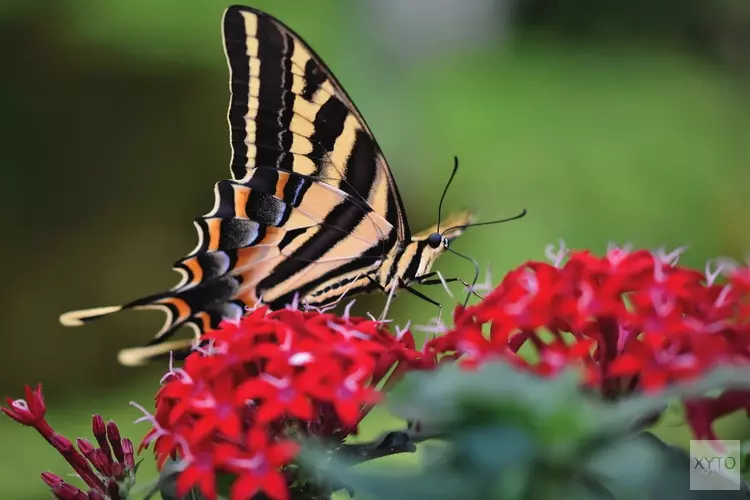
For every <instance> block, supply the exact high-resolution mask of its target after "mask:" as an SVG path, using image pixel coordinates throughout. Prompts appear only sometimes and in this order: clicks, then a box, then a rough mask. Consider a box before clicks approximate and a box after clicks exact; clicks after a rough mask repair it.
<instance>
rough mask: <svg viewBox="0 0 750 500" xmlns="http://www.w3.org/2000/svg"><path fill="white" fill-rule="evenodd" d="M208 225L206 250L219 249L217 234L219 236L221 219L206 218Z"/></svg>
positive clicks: (213, 250)
mask: <svg viewBox="0 0 750 500" xmlns="http://www.w3.org/2000/svg"><path fill="white" fill-rule="evenodd" d="M206 226H208V251H209V252H215V251H216V250H218V249H219V236H221V219H220V218H218V217H214V218H212V219H206Z"/></svg>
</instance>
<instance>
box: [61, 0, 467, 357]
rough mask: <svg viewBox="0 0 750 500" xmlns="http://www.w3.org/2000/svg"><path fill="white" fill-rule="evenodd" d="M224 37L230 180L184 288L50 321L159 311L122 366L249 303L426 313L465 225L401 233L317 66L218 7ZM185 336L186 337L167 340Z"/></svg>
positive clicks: (265, 19) (462, 215) (357, 135)
mask: <svg viewBox="0 0 750 500" xmlns="http://www.w3.org/2000/svg"><path fill="white" fill-rule="evenodd" d="M222 26H223V30H222V32H223V41H224V52H225V54H226V58H227V63H228V66H229V71H230V79H229V88H230V94H231V97H230V103H229V111H228V122H229V130H230V143H231V149H232V153H231V164H230V170H231V179H229V180H223V181H220V182H218V183H217V184H216V185H215V186H214V194H215V203H214V207H213V209H212V210H211V211H210V212H209V213H207V214H206V215H204V216H202V217H199V218H198V219H196V220H195V222H194V224H195V227H196V229H197V231H198V244H197V246H196V247H195V249H194V250H193V251H192V252H190V253H189V254H188V255H187V256H186V257H184V258H182V259H181V260H179V261H177V262H176V263H175V264H174V269H175V270H176V271H178V272H179V273H180V274H181V277H182V279H181V280H180V282H179V283H178V284H177V285H176V286H175V287H173V288H172V289H170V290H168V291H165V292H162V293H157V294H155V295H150V296H147V297H144V298H141V299H138V300H135V301H133V302H130V303H128V304H125V305H122V306H110V307H98V308H93V309H86V310H80V311H71V312H68V313H65V314H63V315H62V316H60V321H61V323H62V324H63V325H66V326H77V325H82V324H84V323H86V322H88V321H90V320H93V319H96V318H100V317H102V316H106V315H109V314H111V313H114V312H118V311H122V310H124V309H149V308H155V309H159V310H162V311H163V312H164V313H166V320H165V322H164V325H163V327H162V328H161V330H160V331H159V332H158V333H157V334H156V336H155V337H154V339H153V340H152V341H151V342H150V343H149V344H148V345H147V346H145V347H137V348H130V349H125V350H123V351H121V352H120V354H119V356H118V359H119V361H120V362H121V363H123V364H126V365H134V364H141V363H143V362H144V361H146V360H148V359H149V358H153V357H157V356H161V355H164V354H166V353H169V352H171V351H173V350H179V349H185V348H188V347H189V346H190V344H191V343H192V342H194V341H195V340H196V339H198V340H199V339H200V336H201V334H202V333H203V332H204V331H207V330H209V329H213V328H216V327H217V326H218V325H219V323H220V322H221V321H223V320H236V319H238V318H240V317H241V316H242V315H243V314H245V313H246V311H247V310H248V309H251V308H254V307H257V306H259V305H268V306H269V307H270V308H271V309H278V308H281V307H284V306H286V305H288V304H290V303H292V302H297V303H298V304H299V305H302V306H306V307H323V306H327V305H330V304H335V303H337V302H338V301H340V300H341V298H343V297H344V296H347V297H350V296H353V295H355V294H359V293H367V292H373V291H376V290H381V291H383V292H385V293H387V294H388V302H387V303H386V310H387V307H388V304H390V299H391V298H392V297H393V295H394V294H395V292H396V291H397V290H399V289H406V290H409V291H410V292H412V293H415V294H416V295H418V296H420V297H422V298H424V299H426V300H428V301H430V302H432V303H434V304H437V302H435V301H434V300H432V299H430V298H428V297H426V296H424V295H422V294H421V293H420V292H418V291H416V290H414V289H412V288H411V287H410V286H409V285H410V284H411V283H421V284H436V283H437V280H436V278H435V276H438V273H435V272H432V271H431V268H432V265H433V263H434V262H435V260H436V259H437V258H438V257H439V256H440V255H441V254H442V253H444V252H445V251H446V250H447V249H448V248H449V245H450V243H451V242H452V241H453V240H454V239H456V238H457V237H458V236H460V235H461V234H462V232H463V231H464V229H465V228H466V227H467V226H468V225H471V224H472V222H473V221H474V214H473V213H472V212H471V211H461V212H458V213H455V214H453V215H451V216H448V217H447V218H446V219H445V220H443V221H442V222H439V223H438V224H436V225H435V226H433V227H430V228H428V229H426V230H424V231H422V232H419V233H416V234H412V233H411V230H410V228H409V224H408V223H407V220H406V213H405V211H404V205H403V202H402V200H401V196H400V195H399V191H398V187H397V186H396V182H395V180H394V178H393V174H392V173H391V170H390V168H389V166H388V163H387V162H386V159H385V156H384V155H383V152H382V151H381V149H380V147H379V146H378V144H377V142H376V141H375V137H374V136H373V134H372V131H371V130H370V128H369V127H368V125H367V124H366V123H365V120H364V118H363V117H362V114H361V113H360V112H359V111H358V110H357V108H356V106H355V105H354V103H353V102H352V100H351V99H350V98H349V96H348V95H347V93H346V92H345V91H344V89H343V87H342V86H341V84H340V83H339V82H338V81H337V80H336V78H335V77H334V75H333V73H332V72H331V71H330V70H329V69H328V67H327V66H326V65H325V63H324V62H323V61H322V60H321V58H320V57H319V56H318V55H317V54H316V53H315V52H314V51H313V50H312V49H311V48H310V46H309V45H308V44H307V43H306V42H305V41H304V40H303V39H302V38H301V37H300V36H299V35H297V34H296V33H295V32H294V31H292V30H291V29H290V28H288V27H287V26H286V25H284V24H283V23H282V22H281V21H279V20H278V19H276V18H274V17H272V16H271V15H269V14H266V13H264V12H261V11H258V10H256V9H253V8H250V7H245V6H232V7H230V8H228V9H227V10H226V11H225V12H224V17H223V23H222ZM456 167H457V165H456ZM455 171H456V169H455V168H454V171H453V173H454V174H455ZM451 179H452V177H451ZM446 189H447V187H446ZM444 194H445V193H444ZM441 201H442V200H441ZM440 227H442V228H445V229H443V230H442V231H441V230H440ZM439 281H440V282H442V283H445V281H446V280H443V278H442V276H439ZM452 281H462V280H459V279H457V278H456V279H453V280H452ZM462 282H463V281H462ZM182 326H190V327H192V328H193V330H194V333H195V339H184V340H170V337H171V336H172V335H173V333H174V332H175V331H176V330H177V329H178V328H180V327H182Z"/></svg>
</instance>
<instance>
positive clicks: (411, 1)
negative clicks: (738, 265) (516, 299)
mask: <svg viewBox="0 0 750 500" xmlns="http://www.w3.org/2000/svg"><path fill="white" fill-rule="evenodd" d="M227 5H228V4H225V3H223V2H219V1H216V0H200V1H198V0H180V1H178V0H129V1H127V2H114V1H112V0H109V1H101V0H98V1H96V0H56V1H55V2H30V1H23V0H4V1H3V2H2V3H1V4H0V42H1V43H0V55H1V56H2V57H1V59H0V60H2V65H3V77H2V78H0V109H2V114H3V117H2V127H3V132H2V134H0V145H1V146H2V148H1V149H0V159H1V160H2V164H3V167H2V169H1V170H0V178H1V179H2V182H1V185H2V187H3V196H2V198H1V199H2V204H3V210H2V211H0V218H1V219H0V220H1V221H2V228H3V231H4V234H5V237H4V238H3V240H4V241H3V243H2V245H0V256H1V257H2V262H4V263H5V265H4V266H3V268H4V269H3V270H4V275H5V283H6V285H5V286H4V291H3V300H2V302H0V308H1V312H2V318H3V319H4V328H3V330H4V333H3V339H4V341H3V351H2V352H3V357H2V360H3V362H2V364H1V365H0V395H5V394H7V395H10V396H12V397H19V396H20V395H21V394H22V388H23V384H24V383H27V382H28V383H36V382H37V381H41V382H43V383H44V384H45V391H46V395H47V400H48V403H49V417H50V420H51V421H52V423H53V424H54V425H55V426H56V427H57V428H58V430H59V431H60V432H63V433H65V434H67V435H68V436H69V437H71V438H74V437H76V436H84V435H86V436H88V435H90V429H89V418H90V416H91V414H92V413H94V412H99V413H102V414H103V415H104V416H105V418H115V419H117V420H118V422H119V423H120V425H121V427H122V429H123V433H124V434H126V435H129V436H131V437H132V438H133V439H134V440H139V439H140V437H141V436H142V435H143V434H144V433H145V432H146V430H147V428H146V426H145V425H141V426H139V427H136V426H133V425H131V424H130V423H131V422H132V421H133V420H134V419H135V418H137V417H138V416H139V414H138V412H137V411H136V410H134V409H133V408H130V407H129V406H128V405H127V402H128V401H129V400H137V401H139V402H141V403H143V404H144V405H145V406H147V407H149V406H150V400H151V398H152V396H153V394H154V392H155V389H156V388H157V386H158V380H159V377H160V375H161V373H162V372H163V371H164V367H163V366H150V367H148V368H146V369H138V370H135V369H125V368H122V367H120V366H118V365H117V364H116V362H115V355H116V353H117V351H118V350H119V349H121V348H123V347H127V346H133V345H137V344H140V343H142V342H144V341H146V340H148V339H149V337H150V335H151V334H152V332H154V331H155V329H156V328H157V327H158V325H159V324H160V323H159V322H160V321H161V317H160V316H159V315H158V314H156V313H153V314H149V313H132V314H130V313H128V314H123V315H122V316H116V317H112V318H111V319H109V318H108V319H106V320H103V321H101V322H99V323H96V324H93V325H91V326H88V327H85V328H80V329H63V328H62V327H61V326H60V325H59V324H58V319H57V318H58V315H59V314H60V313H61V312H64V311H67V310H69V309H76V308H81V307H88V306H97V305H109V304H117V303H122V302H124V301H128V300H130V299H133V298H136V297H138V296H141V295H144V294H147V293H151V292H155V291H159V290H162V289H165V288H167V287H171V286H172V285H173V284H174V283H176V280H177V275H176V273H173V272H172V271H171V270H170V266H171V264H172V262H174V261H175V260H177V259H178V258H179V257H181V256H182V255H183V254H185V253H186V252H187V251H189V250H190V249H191V248H193V246H194V244H195V238H196V236H195V232H194V229H193V227H192V224H191V220H192V219H193V218H194V217H196V216H198V215H200V214H203V213H205V212H207V211H208V210H209V209H210V207H211V206H212V204H213V193H212V186H213V183H214V182H216V181H218V180H221V179H224V178H227V177H228V175H229V172H228V161H229V145H228V134H227V125H226V108H227V95H228V88H227V72H226V67H225V59H224V56H223V54H222V48H221V39H220V18H221V15H222V12H223V9H224V8H225V7H226V6H227ZM251 5H253V6H256V7H259V8H262V9H264V10H267V11H269V12H271V13H273V14H275V15H277V16H278V17H280V18H281V19H282V20H283V21H284V22H286V23H287V24H289V25H290V26H291V27H293V28H294V29H295V30H296V31H298V32H299V33H300V34H301V35H302V36H303V37H305V38H306V39H307V40H308V41H309V43H310V44H311V45H312V46H313V47H314V48H316V50H317V51H318V52H319V53H320V54H321V55H322V56H323V58H324V59H325V60H326V61H327V62H328V64H329V65H330V66H331V68H332V69H333V70H334V72H335V73H336V74H337V75H338V77H339V78H340V80H341V81H342V83H343V84H344V86H345V87H346V88H347V90H348V91H349V93H350V94H351V95H352V97H353V99H354V100H355V102H356V103H357V104H358V106H359V107H360V109H361V110H362V111H363V113H364V115H365V116H366V117H367V119H368V122H369V123H370V125H371V127H372V128H373V130H374V131H375V133H376V136H377V137H378V139H379V142H380V144H381V146H382V147H383V149H384V150H385V152H386V155H387V156H388V158H389V161H390V163H391V165H392V167H393V170H394V173H395V176H396V179H397V181H398V182H399V185H400V188H401V192H402V194H403V196H404V198H405V203H406V205H407V211H408V214H409V219H410V224H411V226H412V227H413V228H414V229H415V230H418V229H421V228H422V227H425V226H427V225H429V224H432V223H433V222H434V220H435V217H436V211H437V210H436V209H437V202H438V198H439V194H440V191H441V189H442V187H443V185H444V183H445V181H446V179H447V177H448V174H449V173H450V169H451V166H452V157H453V155H458V156H459V157H460V159H461V170H460V171H459V175H458V177H457V179H456V181H455V182H454V185H453V188H452V189H451V192H450V194H449V196H448V199H447V202H446V206H447V208H449V209H450V208H463V207H466V206H471V207H474V208H476V209H477V210H478V212H479V215H480V217H482V218H484V219H485V220H487V219H489V218H497V217H504V216H510V215H512V214H514V213H516V212H518V211H519V210H520V209H521V208H523V207H525V208H527V209H528V210H529V215H528V216H527V217H526V218H525V219H523V220H522V221H519V222H514V223H511V224H507V225H502V226H494V227H488V228H477V229H475V230H471V231H469V232H467V234H466V235H464V236H463V237H462V238H461V240H459V242H457V244H456V249H458V250H459V251H462V252H464V253H468V254H470V255H472V256H473V257H475V258H477V259H478V260H479V261H480V262H481V263H483V264H486V265H489V266H491V268H492V270H493V271H494V279H495V282H497V281H498V280H499V279H500V278H501V277H502V274H503V273H504V272H505V271H506V270H507V269H508V268H510V267H512V266H515V265H517V264H519V263H521V262H522V261H524V260H525V259H529V258H541V257H542V256H543V249H544V246H545V245H546V244H547V243H552V242H556V241H557V240H558V239H559V238H564V239H565V241H566V242H567V244H568V246H570V247H573V248H590V249H593V250H595V251H602V250H603V249H604V248H605V247H606V245H607V243H608V242H610V241H614V242H619V243H624V242H632V243H633V244H635V245H637V246H641V247H648V248H655V247H658V246H662V245H665V246H667V247H670V248H674V247H677V246H680V245H689V246H690V251H689V252H688V253H687V255H686V256H685V257H684V260H683V262H687V263H689V264H691V265H694V266H697V267H698V268H702V267H703V265H704V262H705V261H706V260H707V259H708V258H711V257H713V256H717V255H729V256H731V257H734V258H738V259H742V258H744V257H745V255H746V254H745V252H747V251H748V250H750V234H749V233H748V231H747V229H748V227H749V224H748V223H749V222H750V196H748V195H750V2H747V0H691V1H687V0H640V1H635V0H633V1H630V2H618V1H616V0H569V1H565V2H557V1H554V0H529V1H523V0H518V1H512V0H508V1H504V0H461V1H460V2H458V1H456V0H453V1H450V0H369V1H363V0H358V1H345V0H315V1H309V0H308V1H303V0H298V1H291V0H286V1H283V2H270V1H258V2H254V3H252V4H251ZM438 268H439V269H441V270H442V272H443V273H444V274H446V275H459V276H463V277H465V278H469V277H470V276H471V271H472V270H471V267H470V265H468V264H467V263H466V262H463V261H460V260H459V259H457V258H455V257H452V256H445V257H443V259H441V261H440V263H439V265H438ZM456 291H458V289H456ZM429 293H430V295H432V296H433V297H435V298H437V299H439V300H441V301H442V302H443V303H445V304H449V303H450V299H449V298H448V297H447V296H446V295H445V294H444V292H442V291H441V290H440V288H439V287H438V288H435V289H432V290H429ZM358 306H359V307H360V310H367V309H370V310H373V311H379V310H380V307H381V306H382V298H381V297H372V298H368V299H360V301H359V302H358ZM393 313H394V316H395V318H396V319H397V321H398V322H400V323H404V322H405V321H406V320H407V319H411V320H412V322H413V323H414V322H416V323H426V322H427V321H428V319H429V318H430V317H431V316H432V315H434V314H435V311H434V310H433V309H432V308H431V307H430V306H429V305H425V304H424V303H422V302H421V301H419V300H418V299H416V298H414V297H410V296H408V295H406V296H402V297H400V298H399V300H398V301H397V305H396V307H395V308H394V310H393ZM385 425H387V422H386V421H385V420H384V417H382V416H380V417H379V416H378V414H376V415H375V416H374V417H373V418H371V419H369V420H368V421H367V426H366V429H365V432H364V437H367V436H372V435H374V434H377V433H378V431H379V430H382V429H383V428H384V426H385ZM743 425H746V424H743V422H742V419H736V418H735V419H731V418H730V419H728V420H725V421H723V422H722V425H721V429H722V431H721V433H722V436H723V437H725V438H742V437H750V429H749V428H748V427H747V426H743ZM660 432H661V434H662V435H663V436H666V437H667V438H668V439H669V440H671V441H675V442H682V443H685V440H686V439H687V436H688V434H687V432H686V429H685V427H684V425H682V419H681V417H680V415H679V413H671V414H670V415H668V416H667V418H666V419H665V421H664V423H663V424H662V425H661V428H660ZM0 446H1V447H2V448H3V451H4V452H3V453H0V473H1V474H2V480H0V498H2V499H19V500H23V499H37V498H47V493H46V491H45V488H44V486H43V484H42V483H41V482H40V481H39V479H38V474H39V472H40V471H41V470H52V471H54V472H57V473H65V472H66V471H67V468H66V467H65V466H64V465H63V462H62V460H61V459H60V458H58V457H56V456H55V454H54V453H53V450H52V449H51V448H48V447H47V446H46V445H45V444H44V443H43V442H42V440H41V439H40V438H39V437H38V436H37V435H36V434H35V433H34V432H33V431H31V430H28V429H22V428H21V427H20V426H18V425H16V424H14V423H13V422H11V421H10V420H8V419H5V418H2V419H0ZM396 460H407V461H410V460H413V458H411V457H407V458H405V459H404V458H396ZM152 474H153V467H152V465H151V464H150V463H149V464H146V465H144V467H143V469H142V476H143V479H144V480H145V479H147V477H148V476H149V475H152Z"/></svg>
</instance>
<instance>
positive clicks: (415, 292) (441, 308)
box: [404, 286, 443, 321]
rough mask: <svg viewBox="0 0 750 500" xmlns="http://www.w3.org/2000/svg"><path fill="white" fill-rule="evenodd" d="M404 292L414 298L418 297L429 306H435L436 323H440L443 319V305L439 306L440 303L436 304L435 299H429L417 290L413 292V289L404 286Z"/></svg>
mask: <svg viewBox="0 0 750 500" xmlns="http://www.w3.org/2000/svg"><path fill="white" fill-rule="evenodd" d="M404 290H406V291H407V292H409V293H410V294H412V295H414V296H416V297H419V298H420V299H422V300H425V301H427V302H429V303H430V304H432V305H434V306H437V307H438V321H440V320H441V319H442V318H443V304H441V303H440V302H438V301H437V300H435V299H431V298H430V297H428V296H427V295H425V294H423V293H422V292H420V291H419V290H415V289H413V288H412V287H410V286H405V287H404Z"/></svg>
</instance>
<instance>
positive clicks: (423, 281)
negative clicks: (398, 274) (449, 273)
mask: <svg viewBox="0 0 750 500" xmlns="http://www.w3.org/2000/svg"><path fill="white" fill-rule="evenodd" d="M433 276H437V271H433V272H431V273H427V274H423V275H422V276H419V277H418V278H416V279H415V280H414V282H415V283H418V284H420V285H443V284H447V283H456V282H458V283H461V284H462V285H463V286H465V287H466V288H471V286H470V285H469V284H468V283H467V282H466V281H464V280H463V279H461V278H444V279H439V278H438V279H429V278H432V277H433ZM471 294H472V295H474V296H475V297H477V298H479V299H483V298H484V297H482V296H481V295H479V294H478V293H477V292H475V291H474V290H471Z"/></svg>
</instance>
